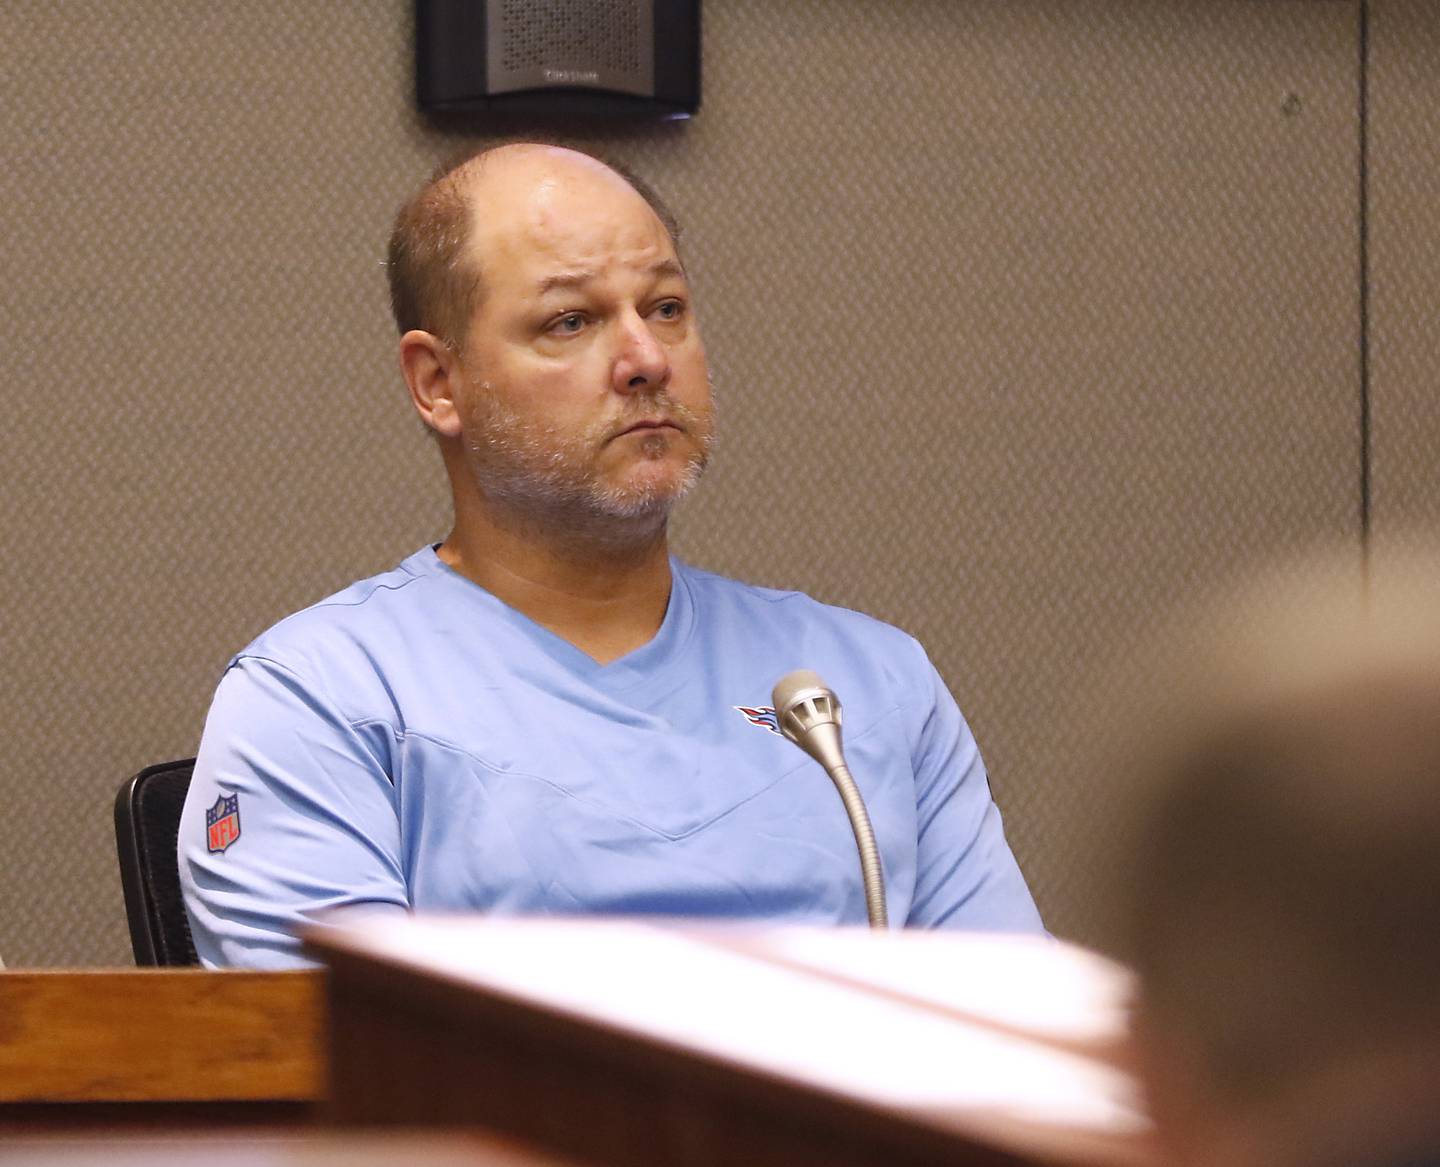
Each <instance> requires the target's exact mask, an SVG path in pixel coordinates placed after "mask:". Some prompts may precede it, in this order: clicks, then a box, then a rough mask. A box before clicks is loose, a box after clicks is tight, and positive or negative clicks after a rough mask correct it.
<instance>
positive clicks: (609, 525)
mask: <svg viewBox="0 0 1440 1167" xmlns="http://www.w3.org/2000/svg"><path fill="white" fill-rule="evenodd" d="M472 401H473V402H474V408H473V410H472V416H471V418H470V424H469V425H467V426H466V436H465V452H466V461H467V462H468V463H469V469H470V473H471V474H472V476H473V477H474V480H475V483H476V486H477V487H478V488H479V490H480V493H481V494H482V495H483V496H484V497H485V499H486V500H487V501H488V502H489V503H490V504H491V506H492V508H493V509H494V510H495V511H496V512H499V513H497V518H498V517H500V516H501V515H502V514H503V515H504V516H505V517H507V518H509V519H510V520H511V521H512V522H518V523H520V524H523V525H525V526H529V527H533V528H534V529H536V530H537V532H538V533H540V534H542V535H547V536H552V537H562V538H571V539H579V540H582V541H585V542H592V543H600V544H611V545H623V544H635V543H639V542H646V541H649V540H653V539H654V538H656V537H657V536H659V535H660V534H661V533H662V532H663V531H664V529H665V524H666V522H667V520H668V519H669V516H670V511H671V510H672V508H673V507H674V506H675V504H676V503H677V502H679V501H680V500H681V499H682V498H684V497H685V495H687V494H688V493H689V492H690V491H691V490H692V489H694V487H695V485H696V484H697V483H698V482H699V481H700V477H701V475H702V474H703V473H704V472H705V466H706V464H707V463H708V462H709V458H710V450H711V447H712V446H713V444H714V418H713V413H711V414H710V415H709V416H704V415H702V414H700V413H699V412H697V411H696V410H693V409H690V408H689V407H688V406H685V405H682V404H681V403H680V402H678V401H676V400H674V399H673V398H672V397H670V395H669V394H667V393H665V392H663V391H661V392H659V393H650V394H642V395H639V396H636V397H635V398H632V403H631V405H630V406H629V407H628V408H627V410H626V412H625V414H624V415H622V417H620V418H619V419H611V420H608V421H604V422H596V423H594V424H592V425H590V426H587V427H586V428H585V429H583V430H581V431H579V432H576V431H573V430H565V429H562V428H561V427H559V426H556V425H554V424H552V423H550V422H547V421H545V420H543V419H537V418H535V417H527V416H524V415H522V414H520V413H519V412H517V411H516V410H515V409H513V408H512V407H511V406H510V405H509V404H507V403H506V402H505V401H503V400H501V399H500V397H499V396H498V395H497V394H496V393H495V392H494V391H493V390H492V388H491V387H490V386H489V385H488V384H482V385H480V386H478V387H477V391H476V392H475V393H474V395H473V397H472ZM657 414H660V415H663V416H665V417H669V418H673V419H674V420H675V421H676V422H678V423H679V424H680V425H681V426H683V427H684V428H685V431H686V434H687V435H689V437H690V438H691V439H692V440H694V439H697V438H698V441H697V442H696V444H695V445H694V448H693V449H692V450H691V453H690V456H689V458H688V459H687V461H686V464H685V466H684V467H683V468H682V469H681V471H680V473H679V474H678V476H671V475H666V476H663V477H659V476H651V475H647V476H644V477H643V478H642V479H641V480H640V481H638V482H629V483H617V482H607V481H606V480H605V479H604V477H603V476H602V474H601V473H600V471H599V469H598V467H597V464H596V463H597V458H598V455H599V453H600V451H601V449H602V448H603V447H604V446H605V444H606V443H607V441H608V440H610V439H611V438H612V437H614V435H615V434H616V433H617V432H618V430H620V429H623V428H624V427H625V426H626V425H627V424H628V423H629V421H633V420H638V419H639V418H641V417H653V416H655V415H657ZM624 440H626V441H630V440H637V439H632V438H626V439H624ZM677 440H683V439H682V438H681V435H679V434H677V433H675V432H673V431H665V432H657V433H654V434H646V435H643V436H641V437H640V438H638V441H639V443H640V450H639V453H638V457H640V458H641V459H642V460H646V461H650V460H657V461H658V460H659V459H661V458H663V457H665V456H666V453H667V451H668V449H669V446H670V444H671V443H673V442H675V441H677Z"/></svg>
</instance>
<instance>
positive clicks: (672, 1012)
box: [308, 917, 1155, 1167]
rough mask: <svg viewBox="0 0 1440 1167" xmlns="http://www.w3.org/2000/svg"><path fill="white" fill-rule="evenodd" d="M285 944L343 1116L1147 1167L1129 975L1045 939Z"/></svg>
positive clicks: (721, 933) (389, 928)
mask: <svg viewBox="0 0 1440 1167" xmlns="http://www.w3.org/2000/svg"><path fill="white" fill-rule="evenodd" d="M308 939H309V940H310V942H311V943H312V944H313V945H314V948H315V950H316V951H318V952H319V953H320V955H321V956H323V958H324V959H325V960H326V961H327V962H328V963H329V965H330V968H329V979H328V982H327V988H328V992H329V994H330V1001H329V1018H330V1024H331V1038H330V1042H329V1050H330V1057H331V1064H330V1080H331V1097H330V1101H329V1104H328V1108H329V1111H330V1113H331V1115H332V1117H333V1118H334V1119H335V1121H337V1122H339V1123H341V1124H342V1125H347V1126H349V1125H379V1126H394V1125H398V1126H415V1125H441V1126H452V1127H453V1126H460V1125H470V1126H476V1127H481V1128H484V1129H487V1130H494V1131H499V1132H503V1133H505V1134H508V1135H510V1136H513V1137H517V1138H522V1139H527V1140H532V1141H534V1142H535V1143H536V1144H538V1145H542V1146H546V1147H549V1148H552V1149H554V1150H556V1151H558V1152H560V1153H563V1154H572V1155H578V1156H581V1157H584V1158H586V1159H591V1160H593V1161H594V1162H596V1163H601V1164H608V1165H614V1167H648V1165H650V1164H654V1163H665V1164H667V1165H674V1167H679V1165H694V1167H702V1165H703V1167H713V1165H717V1164H726V1163H745V1164H747V1165H753V1164H777V1165H779V1164H784V1165H785V1167H822V1165H823V1167H862V1165H863V1167H882V1165H883V1167H920V1165H922V1164H923V1165H928V1164H933V1163H937V1162H947V1163H954V1164H957V1165H978V1164H984V1165H995V1167H1000V1165H1002V1164H1003V1165H1007V1167H1014V1165H1018V1164H1066V1165H1070V1167H1080V1165H1085V1167H1122V1165H1127V1167H1140V1165H1150V1164H1153V1163H1154V1162H1155V1159H1154V1153H1153V1148H1152V1145H1151V1141H1150V1134H1149V1126H1148V1122H1147V1121H1146V1120H1145V1118H1144V1116H1143V1115H1142V1114H1140V1113H1138V1111H1136V1110H1135V1109H1134V1106H1135V1102H1134V1099H1133V1090H1132V1085H1133V1083H1132V1082H1131V1079H1130V1076H1129V1073H1128V1071H1127V1069H1126V1061H1127V1059H1126V1057H1125V1056H1124V1053H1125V1051H1124V1046H1125V1044H1126V1041H1127V1040H1128V1038H1127V1033H1126V1030H1125V1028H1124V1022H1123V1010H1122V1008H1121V1006H1122V1005H1123V1002H1124V999H1125V998H1124V994H1125V993H1126V992H1127V991H1128V984H1129V982H1128V977H1126V976H1125V974H1124V973H1123V970H1120V969H1118V968H1117V967H1116V966H1112V965H1109V964H1108V962H1103V961H1101V960H1100V959H1099V958H1097V957H1094V956H1093V955H1092V954H1089V953H1085V952H1083V951H1081V950H1079V949H1074V948H1072V947H1070V946H1067V945H1063V944H1059V943H1054V944H1050V943H1049V942H1046V941H1043V940H1040V939H1038V938H1019V939H1018V940H1017V939H1016V938H1006V937H997V938H991V937H976V936H912V935H900V934H896V935H893V936H885V937H883V938H881V937H873V938H872V937H871V936H870V935H869V934H866V933H863V932H862V933H860V934H858V935H849V936H842V935H838V934H837V933H836V932H835V930H830V931H829V932H828V933H827V932H819V931H815V930H808V931H807V930H802V929H794V930H783V929H773V930H768V931H766V930H758V931H745V930H741V929H729V930H718V929H711V930H703V929H698V928H697V929H690V930H685V929H676V928H670V929H665V928H663V927H658V926H653V925H648V924H643V923H640V922H623V921H610V922H598V921H541V920H533V921H505V920H499V919H486V920H470V919H460V918H457V919H454V920H440V919H432V920H428V921H427V920H425V919H423V918H413V917H403V918H398V919H396V920H389V919H386V920H384V921H366V922H364V923H363V924H354V925H350V926H347V927H345V928H337V929H333V930H331V929H322V930H316V931H315V932H313V933H311V934H310V935H309V937H308ZM1057 1003H1058V1004H1059V1006H1060V1007H1059V1008H1057Z"/></svg>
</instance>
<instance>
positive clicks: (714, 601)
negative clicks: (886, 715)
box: [681, 564, 923, 652]
mask: <svg viewBox="0 0 1440 1167" xmlns="http://www.w3.org/2000/svg"><path fill="white" fill-rule="evenodd" d="M681 569H682V570H683V572H684V574H685V578H686V580H687V582H688V583H689V585H690V588H691V592H692V594H693V595H694V596H695V602H696V607H697V608H698V609H699V610H700V612H701V613H702V619H706V618H709V619H717V620H727V618H738V619H739V620H740V621H741V622H742V623H741V625H739V626H742V627H751V628H754V629H756V630H757V632H759V633H760V634H761V635H769V634H771V632H772V631H774V630H777V629H778V630H783V632H784V633H785V634H786V635H787V637H793V636H795V635H796V634H799V633H807V634H812V635H813V634H820V635H827V634H828V635H831V636H834V637H837V638H840V639H845V640H856V641H862V642H868V643H871V644H874V645H876V646H879V647H884V648H888V649H890V650H892V651H893V650H898V649H901V648H902V647H904V648H913V649H919V644H918V642H917V641H916V640H915V638H914V637H912V636H911V635H910V634H909V633H908V632H906V631H905V630H904V629H902V628H898V627H896V626H895V625H894V624H887V623H886V622H885V621H884V620H880V619H878V618H876V617H875V616H871V615H869V614H867V613H865V612H860V611H857V610H855V609H854V608H845V607H841V606H839V605H838V604H829V603H826V602H824V601H822V600H817V599H816V598H815V597H814V596H811V595H809V594H808V593H806V592H802V591H797V590H794V589H784V588H772V587H765V586H762V585H760V584H753V583H747V582H745V581H743V580H738V579H732V578H731V577H729V576H723V575H718V574H716V573H715V572H711V571H706V570H704V569H702V568H697V567H693V566H691V565H689V564H682V565H681ZM920 651H922V652H923V650H920Z"/></svg>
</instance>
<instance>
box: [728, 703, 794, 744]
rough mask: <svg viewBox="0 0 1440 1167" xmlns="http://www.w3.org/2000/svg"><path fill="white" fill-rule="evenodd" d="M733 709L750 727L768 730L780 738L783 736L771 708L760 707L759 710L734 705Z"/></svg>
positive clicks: (747, 706) (767, 706) (766, 706)
mask: <svg viewBox="0 0 1440 1167" xmlns="http://www.w3.org/2000/svg"><path fill="white" fill-rule="evenodd" d="M734 708H735V709H736V710H738V711H739V713H740V714H741V715H742V716H743V717H744V718H745V720H746V721H748V722H749V723H750V724H751V725H758V726H759V727H760V728H761V729H768V730H769V731H770V732H771V733H774V734H779V735H780V736H781V737H784V736H785V735H784V734H783V733H780V721H779V719H778V718H777V717H776V716H775V710H774V709H773V708H772V707H771V706H769V705H761V706H760V707H759V708H752V707H751V706H749V705H736V706H734Z"/></svg>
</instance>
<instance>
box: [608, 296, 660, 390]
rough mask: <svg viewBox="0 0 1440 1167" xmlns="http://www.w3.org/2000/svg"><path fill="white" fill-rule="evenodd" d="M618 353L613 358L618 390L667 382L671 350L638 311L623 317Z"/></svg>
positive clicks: (655, 385)
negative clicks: (669, 350) (667, 348)
mask: <svg viewBox="0 0 1440 1167" xmlns="http://www.w3.org/2000/svg"><path fill="white" fill-rule="evenodd" d="M621 327H622V329H623V332H622V336H621V343H620V352H619V355H618V356H617V357H616V358H615V367H614V384H615V391H616V392H617V393H643V392H644V391H646V390H647V389H648V390H655V389H663V388H665V386H666V385H668V384H669V383H670V353H669V352H668V351H667V350H666V348H665V346H664V345H663V344H661V343H660V340H659V338H658V337H656V335H655V333H654V332H652V331H651V330H650V326H649V324H647V323H646V322H645V321H644V320H643V319H642V318H641V317H640V316H639V315H638V314H637V313H634V312H631V313H629V314H628V315H627V316H626V317H625V319H624V320H623V322H622V324H621Z"/></svg>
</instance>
